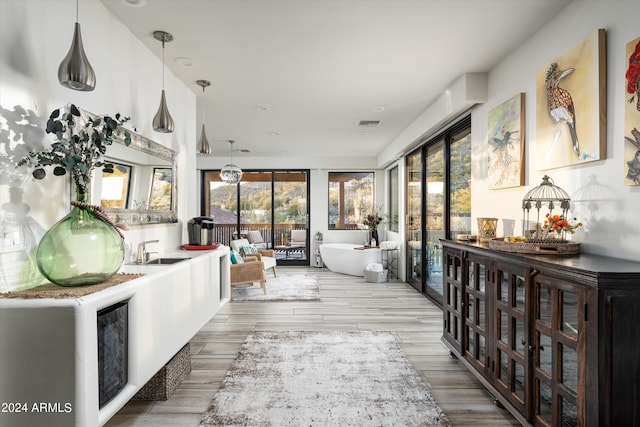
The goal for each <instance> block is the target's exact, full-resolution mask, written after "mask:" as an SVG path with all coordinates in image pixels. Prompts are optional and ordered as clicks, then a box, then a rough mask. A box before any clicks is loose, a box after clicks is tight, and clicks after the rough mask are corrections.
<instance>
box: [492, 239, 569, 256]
mask: <svg viewBox="0 0 640 427" xmlns="http://www.w3.org/2000/svg"><path fill="white" fill-rule="evenodd" d="M489 247H490V248H491V249H496V250H499V251H504V252H515V253H520V254H536V255H575V254H579V253H580V243H574V242H566V241H565V242H517V243H511V242H505V241H504V239H503V238H502V237H500V238H495V239H491V240H489Z"/></svg>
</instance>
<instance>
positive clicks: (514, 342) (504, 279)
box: [493, 268, 529, 414]
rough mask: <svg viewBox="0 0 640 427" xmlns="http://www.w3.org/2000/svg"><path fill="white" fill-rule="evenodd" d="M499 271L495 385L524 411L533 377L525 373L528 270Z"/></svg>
mask: <svg viewBox="0 0 640 427" xmlns="http://www.w3.org/2000/svg"><path fill="white" fill-rule="evenodd" d="M495 273H496V283H495V289H496V296H495V301H494V305H495V312H494V313H495V315H494V318H495V319H496V327H495V328H494V330H493V333H494V334H495V336H494V337H493V340H494V342H495V343H496V346H495V350H494V354H493V359H494V360H495V371H494V376H495V381H494V385H495V387H496V388H497V389H498V390H499V391H500V393H501V394H502V395H503V396H505V397H507V398H508V399H509V401H510V402H511V404H512V405H513V406H515V407H516V408H517V409H518V411H520V412H521V413H523V414H524V413H525V408H526V402H527V399H528V398H529V393H528V392H527V390H528V389H529V379H528V378H527V376H526V375H525V372H526V367H527V364H528V360H529V357H528V351H527V350H528V343H529V337H528V336H527V330H528V328H526V323H525V311H526V305H527V296H526V283H525V276H526V274H525V272H524V271H509V270H506V269H502V268H499V269H497V270H496V272H495Z"/></svg>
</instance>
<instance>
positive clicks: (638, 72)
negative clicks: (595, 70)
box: [625, 41, 640, 111]
mask: <svg viewBox="0 0 640 427" xmlns="http://www.w3.org/2000/svg"><path fill="white" fill-rule="evenodd" d="M625 77H626V79H627V92H628V93H630V94H631V98H629V103H630V104H633V102H634V100H635V102H636V109H637V110H638V111H640V41H638V43H637V44H636V48H635V50H634V52H633V53H632V54H631V55H630V56H629V66H628V67H627V73H626V75H625Z"/></svg>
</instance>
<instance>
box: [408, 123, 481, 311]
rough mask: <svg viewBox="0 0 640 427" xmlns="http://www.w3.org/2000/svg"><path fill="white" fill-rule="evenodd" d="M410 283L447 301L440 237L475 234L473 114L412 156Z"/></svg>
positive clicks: (409, 172)
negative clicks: (472, 217)
mask: <svg viewBox="0 0 640 427" xmlns="http://www.w3.org/2000/svg"><path fill="white" fill-rule="evenodd" d="M405 164H406V169H407V182H406V194H407V206H406V212H407V221H406V227H407V229H406V235H407V248H406V249H407V260H406V263H407V269H406V271H407V282H408V283H410V284H411V285H413V286H414V287H415V288H416V289H418V290H419V291H420V292H422V293H424V294H425V295H426V296H427V297H429V298H430V299H432V300H433V301H435V302H436V303H438V304H442V245H441V243H440V240H441V239H455V238H456V236H457V235H458V234H460V233H463V234H468V233H471V119H470V118H465V119H463V120H461V121H460V122H459V123H458V124H456V125H454V126H452V127H451V128H450V129H448V130H447V131H445V132H443V133H442V134H440V135H438V136H436V137H434V138H433V139H430V140H427V141H425V143H424V144H423V145H422V146H421V147H420V148H418V149H417V150H415V151H414V152H412V153H411V154H409V155H407V157H406V163H405Z"/></svg>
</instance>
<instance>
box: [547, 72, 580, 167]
mask: <svg viewBox="0 0 640 427" xmlns="http://www.w3.org/2000/svg"><path fill="white" fill-rule="evenodd" d="M574 71H575V69H574V68H567V69H566V70H561V69H560V67H559V66H558V63H557V62H554V63H552V64H551V65H550V66H549V69H548V70H547V77H546V78H545V82H546V90H547V108H548V110H549V115H550V116H551V119H552V120H553V122H554V123H555V124H556V129H555V132H554V138H553V144H552V147H555V145H556V142H557V141H558V139H559V138H560V136H561V135H562V133H563V131H562V125H563V124H566V125H567V127H568V128H569V133H570V136H571V144H572V148H573V151H574V152H575V154H576V156H577V157H578V158H580V142H579V141H578V133H577V131H576V112H575V108H574V105H573V99H572V97H571V94H570V93H569V91H568V90H566V89H564V88H561V87H560V82H561V81H562V80H563V79H564V78H566V77H567V76H568V75H570V74H571V73H573V72H574Z"/></svg>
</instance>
